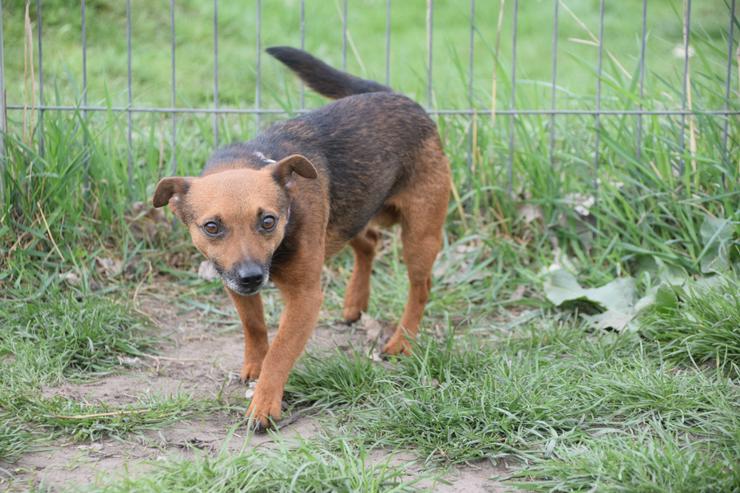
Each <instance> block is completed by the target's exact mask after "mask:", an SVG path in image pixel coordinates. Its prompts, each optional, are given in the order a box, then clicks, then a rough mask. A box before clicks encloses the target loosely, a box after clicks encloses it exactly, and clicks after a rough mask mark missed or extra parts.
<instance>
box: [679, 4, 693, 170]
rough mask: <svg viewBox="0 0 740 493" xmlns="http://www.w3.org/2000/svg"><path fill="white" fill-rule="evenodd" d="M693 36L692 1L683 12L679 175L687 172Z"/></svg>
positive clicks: (685, 5) (685, 6)
mask: <svg viewBox="0 0 740 493" xmlns="http://www.w3.org/2000/svg"><path fill="white" fill-rule="evenodd" d="M690 34H691V0H684V11H683V81H682V84H681V86H682V87H681V111H682V113H681V140H680V152H681V155H680V161H679V168H678V174H679V176H681V177H683V174H684V171H685V170H686V157H685V156H684V154H685V153H686V108H687V102H688V95H689V36H690Z"/></svg>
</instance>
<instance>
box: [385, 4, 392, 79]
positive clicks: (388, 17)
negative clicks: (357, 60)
mask: <svg viewBox="0 0 740 493" xmlns="http://www.w3.org/2000/svg"><path fill="white" fill-rule="evenodd" d="M385 85H386V86H390V85H391V0H385Z"/></svg>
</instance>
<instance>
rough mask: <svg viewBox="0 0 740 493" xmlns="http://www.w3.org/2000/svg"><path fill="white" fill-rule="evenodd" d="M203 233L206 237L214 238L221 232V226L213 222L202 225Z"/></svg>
mask: <svg viewBox="0 0 740 493" xmlns="http://www.w3.org/2000/svg"><path fill="white" fill-rule="evenodd" d="M203 231H205V232H206V234H207V235H208V236H216V235H218V234H219V233H220V232H221V226H220V225H219V224H218V223H217V222H215V221H208V222H207V223H205V224H204V225H203Z"/></svg>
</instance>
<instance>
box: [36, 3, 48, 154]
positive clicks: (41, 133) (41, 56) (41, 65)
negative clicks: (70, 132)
mask: <svg viewBox="0 0 740 493" xmlns="http://www.w3.org/2000/svg"><path fill="white" fill-rule="evenodd" d="M36 17H37V19H36V22H37V24H38V31H37V34H38V47H39V123H38V125H37V129H36V130H37V132H38V134H39V154H40V155H41V156H42V157H43V156H44V154H45V153H46V150H45V149H44V147H45V146H44V105H45V104H46V102H45V101H44V44H43V42H42V38H43V34H42V31H43V26H44V21H43V16H42V13H41V0H36Z"/></svg>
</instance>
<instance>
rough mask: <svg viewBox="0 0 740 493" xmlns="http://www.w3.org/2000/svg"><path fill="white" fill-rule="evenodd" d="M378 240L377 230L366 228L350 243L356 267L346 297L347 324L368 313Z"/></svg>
mask: <svg viewBox="0 0 740 493" xmlns="http://www.w3.org/2000/svg"><path fill="white" fill-rule="evenodd" d="M378 239H379V234H378V231H377V230H375V229H373V228H366V229H365V230H363V231H362V233H360V234H358V235H357V236H355V237H354V238H353V239H352V240H351V241H350V242H349V244H350V246H351V247H352V250H354V253H355V266H354V269H353V270H352V277H351V278H350V281H349V284H348V285H347V293H346V294H345V296H344V310H343V317H344V321H345V322H347V323H352V322H355V321H356V320H358V319H359V318H360V316H361V315H362V312H364V311H367V305H368V302H369V300H370V274H372V270H373V259H374V258H375V248H376V247H377V245H378Z"/></svg>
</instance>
